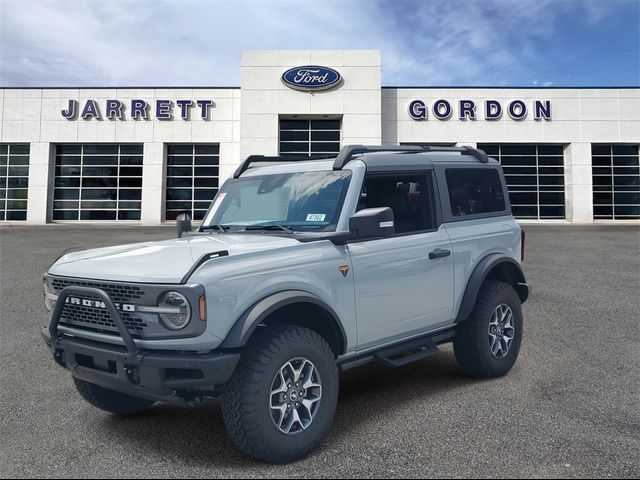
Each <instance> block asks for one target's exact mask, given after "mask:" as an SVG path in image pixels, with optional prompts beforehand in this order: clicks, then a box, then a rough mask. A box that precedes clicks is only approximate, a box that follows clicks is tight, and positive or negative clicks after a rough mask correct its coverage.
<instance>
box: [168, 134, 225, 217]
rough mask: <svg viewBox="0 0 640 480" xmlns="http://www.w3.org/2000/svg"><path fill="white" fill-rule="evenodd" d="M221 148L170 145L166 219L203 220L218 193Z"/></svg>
mask: <svg viewBox="0 0 640 480" xmlns="http://www.w3.org/2000/svg"><path fill="white" fill-rule="evenodd" d="M219 165H220V145H218V144H208V145H180V144H176V145H167V193H166V205H165V206H166V219H167V220H175V219H176V217H177V216H178V215H180V214H181V213H188V214H189V215H191V218H193V219H194V220H202V219H203V218H204V215H205V213H207V209H208V208H209V205H210V204H211V201H212V200H213V197H215V195H216V192H217V191H218V182H219V178H220V177H219V175H220V171H219Z"/></svg>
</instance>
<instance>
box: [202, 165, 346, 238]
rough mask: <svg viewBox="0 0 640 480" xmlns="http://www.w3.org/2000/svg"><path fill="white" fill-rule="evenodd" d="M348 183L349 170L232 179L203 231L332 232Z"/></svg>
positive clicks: (214, 205) (210, 212)
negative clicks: (275, 229)
mask: <svg viewBox="0 0 640 480" xmlns="http://www.w3.org/2000/svg"><path fill="white" fill-rule="evenodd" d="M350 179H351V172H350V171H347V170H341V171H321V172H300V173H289V174H277V175H261V176H255V177H254V176H252V177H245V178H237V179H232V180H229V181H228V182H226V183H225V184H224V186H223V187H222V189H221V190H220V191H219V192H218V194H217V195H216V198H215V199H214V201H213V203H212V205H211V208H210V209H209V212H207V215H206V217H205V219H204V221H203V222H202V228H207V227H209V228H215V229H217V230H234V231H235V230H256V229H259V228H258V227H265V230H266V229H268V227H277V228H278V229H283V230H284V229H287V230H292V231H332V230H335V229H336V225H337V223H338V218H339V217H340V212H341V210H342V203H343V202H344V198H345V196H346V193H347V188H348V186H349V181H350ZM281 227H284V228H281Z"/></svg>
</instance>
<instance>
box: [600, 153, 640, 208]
mask: <svg viewBox="0 0 640 480" xmlns="http://www.w3.org/2000/svg"><path fill="white" fill-rule="evenodd" d="M591 156H592V168H593V218H594V219H610V220H623V219H638V218H640V164H639V163H638V145H591Z"/></svg>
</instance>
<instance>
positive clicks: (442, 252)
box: [429, 248, 451, 260]
mask: <svg viewBox="0 0 640 480" xmlns="http://www.w3.org/2000/svg"><path fill="white" fill-rule="evenodd" d="M449 255H451V250H447V249H445V248H436V249H435V250H434V251H433V252H431V253H429V258H430V259H431V260H435V259H436V258H444V257H448V256H449Z"/></svg>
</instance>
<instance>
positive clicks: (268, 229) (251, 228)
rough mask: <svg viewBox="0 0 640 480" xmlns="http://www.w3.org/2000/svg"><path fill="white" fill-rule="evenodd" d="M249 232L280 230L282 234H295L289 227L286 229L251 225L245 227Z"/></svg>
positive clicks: (276, 226) (280, 226)
mask: <svg viewBox="0 0 640 480" xmlns="http://www.w3.org/2000/svg"><path fill="white" fill-rule="evenodd" d="M249 230H266V231H273V230H279V231H281V232H287V233H294V232H293V230H291V229H290V228H289V227H285V226H284V225H249V226H247V227H245V231H249Z"/></svg>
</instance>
